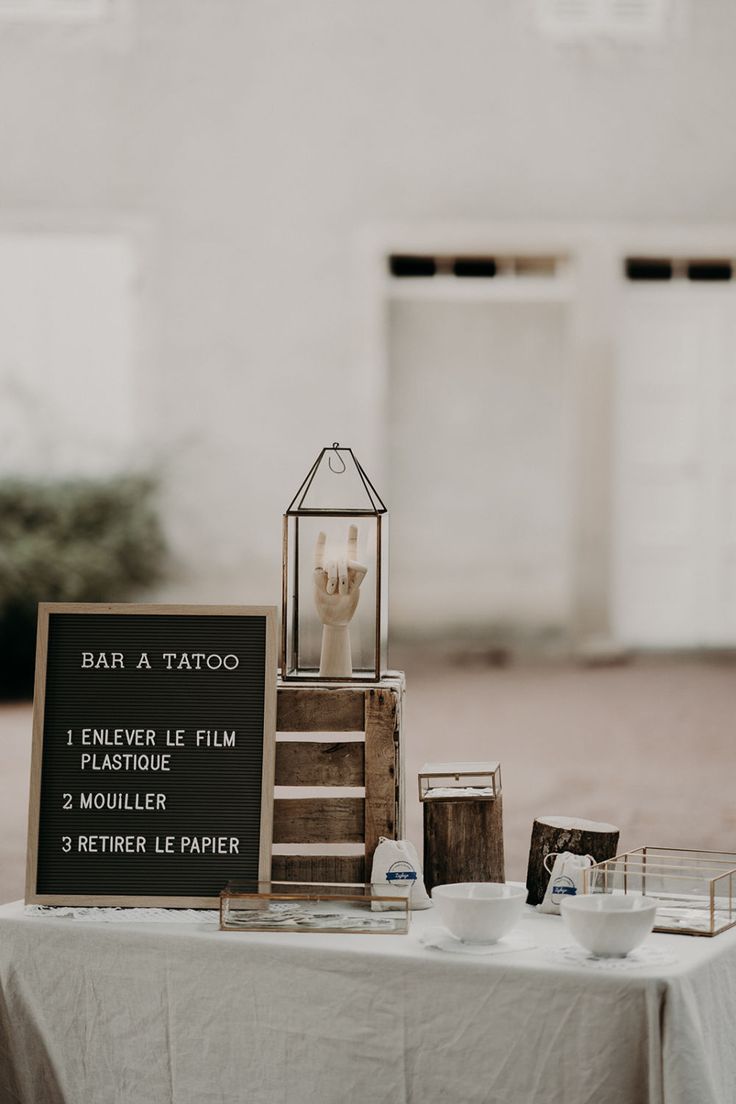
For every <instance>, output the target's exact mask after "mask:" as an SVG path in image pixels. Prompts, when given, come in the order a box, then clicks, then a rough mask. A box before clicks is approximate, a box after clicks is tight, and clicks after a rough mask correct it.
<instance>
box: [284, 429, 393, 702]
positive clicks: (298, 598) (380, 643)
mask: <svg viewBox="0 0 736 1104" xmlns="http://www.w3.org/2000/svg"><path fill="white" fill-rule="evenodd" d="M387 584H388V514H387V512H386V507H385V506H384V504H383V502H382V501H381V498H380V495H379V494H378V492H377V491H376V489H375V487H374V486H373V484H372V483H371V481H370V479H369V478H368V476H367V475H366V473H365V471H364V470H363V468H362V467H361V465H360V464H359V462H358V460H357V459H356V457H355V456H354V455H353V451H352V449H349V448H342V447H341V446H340V445H339V444H338V443H337V442H335V443H334V444H333V445H332V447H331V448H323V449H322V451H321V452H320V454H319V456H318V457H317V459H316V460H315V462H314V464H313V465H312V467H311V469H310V471H309V473H308V475H307V477H306V479H305V480H304V482H303V483H302V485H301V487H300V488H299V490H298V491H297V493H296V494H295V496H294V498H293V500H292V502H291V504H290V506H289V508H288V509H287V511H286V513H285V514H284V530H283V561H282V592H281V676H282V678H283V679H286V680H290V681H302V682H315V681H316V682H377V681H378V680H379V679H380V678H381V676H382V675H383V674H384V673H385V671H386V668H387V663H388V654H387V653H388V617H387V614H388V586H387Z"/></svg>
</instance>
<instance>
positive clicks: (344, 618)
mask: <svg viewBox="0 0 736 1104" xmlns="http://www.w3.org/2000/svg"><path fill="white" fill-rule="evenodd" d="M326 545H327V536H326V535H325V533H320V535H319V536H318V537H317V545H316V547H315V550H314V604H315V606H316V607H317V616H318V617H319V619H320V621H321V622H322V651H321V653H320V665H319V674H320V678H351V677H352V674H353V662H352V655H351V650H350V631H349V629H348V626H349V624H350V621H351V619H352V616H353V614H354V613H355V610H356V608H357V606H358V598H359V597H360V584H361V583H362V582H363V579H364V578H365V576H366V572H367V571H368V568H367V567H364V566H363V564H360V563H358V527H357V526H356V525H351V526H350V529H349V530H348V540H347V548H346V553H345V555H344V556H340V557H339V559H331V560H328V561H326V560H325V550H326Z"/></svg>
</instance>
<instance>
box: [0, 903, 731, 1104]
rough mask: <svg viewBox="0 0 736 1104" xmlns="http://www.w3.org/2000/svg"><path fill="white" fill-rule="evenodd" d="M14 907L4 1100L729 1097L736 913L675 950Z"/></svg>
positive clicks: (423, 924) (5, 989) (540, 1103)
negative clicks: (486, 942) (451, 945)
mask: <svg viewBox="0 0 736 1104" xmlns="http://www.w3.org/2000/svg"><path fill="white" fill-rule="evenodd" d="M436 924H437V918H436V916H435V915H433V914H432V912H425V913H415V914H414V916H413V920H412V928H411V932H410V933H409V935H404V936H395V935H391V936H388V935H326V934H325V935H322V934H319V935H318V934H292V933H276V934H270V933H268V934H263V933H256V932H248V933H229V932H228V933H220V932H219V931H217V929H216V925H214V924H209V923H206V922H204V923H193V924H192V925H189V924H183V923H179V924H173V923H158V924H147V923H114V924H112V923H110V924H104V923H88V922H85V923H83V922H79V921H75V920H64V919H59V918H58V917H53V918H47V917H38V916H26V915H25V914H24V910H23V906H22V904H20V903H17V904H12V905H5V906H2V907H1V908H0V1102H1V1104H16V1102H21V1104H225V1102H227V1104H235V1102H238V1104H240V1102H246V1101H247V1102H248V1104H312V1102H314V1104H357V1102H358V1101H360V1102H361V1104H363V1102H365V1104H563V1102H564V1104H733V1101H734V1100H736V1089H735V1086H736V929H734V930H733V931H730V932H726V933H724V934H722V935H720V936H717V937H716V938H715V939H710V940H709V939H696V938H688V937H685V936H668V935H654V936H652V937H650V943H649V944H648V945H649V946H652V947H656V948H660V949H664V950H666V951H667V952H671V953H672V954H673V955H674V956H675V957H676V960H677V961H676V962H675V963H674V964H671V965H666V966H664V965H660V966H651V965H650V966H648V967H646V968H641V969H638V970H636V971H630V972H616V971H612V972H599V971H594V970H589V969H585V968H583V967H580V966H572V965H567V964H565V963H563V962H560V961H559V960H557V959H555V958H554V957H553V951H552V948H554V947H556V946H560V945H562V944H569V943H570V937H569V935H568V934H567V932H566V930H565V928H564V925H563V923H562V921H561V920H560V919H559V918H558V917H553V916H542V915H539V914H537V913H533V911H532V910H531V909H528V910H527V915H526V916H525V919H524V920H523V921H522V923H521V924H520V926H519V928H518V929H517V933H518V934H519V935H523V936H526V937H528V938H529V939H531V940H532V941H533V942H534V943H536V944H537V946H536V947H535V949H533V950H525V951H517V952H514V953H510V954H504V955H496V956H489V957H481V956H472V957H471V956H461V955H451V954H447V953H444V952H442V951H441V950H432V949H428V948H426V947H424V946H423V945H422V944H421V942H420V939H419V937H420V936H421V934H422V932H423V931H424V930H426V929H427V928H428V927H430V926H433V925H434V926H436Z"/></svg>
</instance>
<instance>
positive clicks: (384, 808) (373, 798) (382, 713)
mask: <svg viewBox="0 0 736 1104" xmlns="http://www.w3.org/2000/svg"><path fill="white" fill-rule="evenodd" d="M397 708H398V700H397V696H396V694H395V693H394V692H392V691H390V690H388V689H383V688H380V687H379V688H376V689H371V690H366V693H365V852H366V856H367V857H370V858H372V857H373V852H374V851H375V849H376V847H377V846H378V841H379V839H380V838H381V836H386V837H387V838H388V839H395V838H396V820H397V817H398V811H397V794H396V776H397V772H398V761H397V747H396V741H395V740H394V734H395V732H396V731H397V728H396V719H397V718H396V714H397Z"/></svg>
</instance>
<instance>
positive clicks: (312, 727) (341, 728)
mask: <svg viewBox="0 0 736 1104" xmlns="http://www.w3.org/2000/svg"><path fill="white" fill-rule="evenodd" d="M276 731H277V732H364V731H365V690H355V689H353V688H352V687H346V688H345V689H342V688H337V689H336V688H332V687H326V686H283V685H281V686H279V692H278V704H277V710H276Z"/></svg>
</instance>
